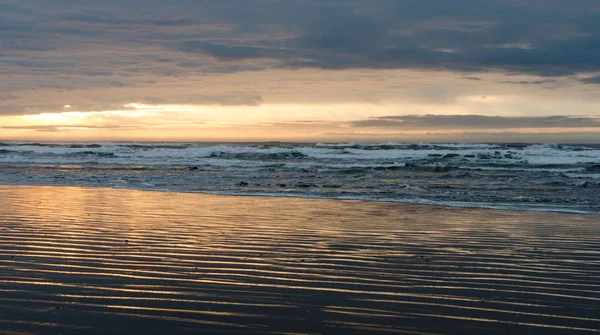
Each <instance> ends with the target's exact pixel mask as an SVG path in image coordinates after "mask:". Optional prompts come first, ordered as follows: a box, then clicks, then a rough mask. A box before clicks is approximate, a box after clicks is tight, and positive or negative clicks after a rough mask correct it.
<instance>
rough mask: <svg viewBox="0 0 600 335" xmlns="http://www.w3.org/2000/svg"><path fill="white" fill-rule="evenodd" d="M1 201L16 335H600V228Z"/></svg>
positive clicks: (229, 207) (588, 221) (197, 199)
mask: <svg viewBox="0 0 600 335" xmlns="http://www.w3.org/2000/svg"><path fill="white" fill-rule="evenodd" d="M0 204H1V206H0V261H1V262H0V330H2V331H4V333H15V332H17V333H45V334H46V333H50V334H53V333H63V334H81V333H97V334H105V333H119V332H120V333H140V334H141V333H160V334H163V333H168V332H170V333H172V334H176V333H184V332H189V333H204V334H222V333H223V334H230V333H241V334H371V333H372V334H376V333H394V332H395V333H402V334H413V333H415V334H421V333H426V334H508V333H510V334H580V333H581V334H588V333H589V334H594V333H600V216H585V215H563V214H549V213H531V212H512V211H492V210H475V209H459V208H446V207H434V206H419V205H402V204H392V203H375V202H369V203H364V202H357V201H325V200H308V199H285V198H257V197H226V196H210V195H197V194H177V193H159V192H138V191H127V190H113V189H85V188H70V187H14V186H0ZM2 331H0V334H1V333H3V332H2Z"/></svg>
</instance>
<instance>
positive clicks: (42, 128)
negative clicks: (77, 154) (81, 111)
mask: <svg viewBox="0 0 600 335" xmlns="http://www.w3.org/2000/svg"><path fill="white" fill-rule="evenodd" d="M0 128H1V129H15V130H33V131H38V132H60V131H69V130H86V129H88V130H93V129H95V130H102V129H105V130H114V129H124V128H127V129H130V128H135V127H131V126H127V127H122V126H119V125H106V126H92V125H34V126H0Z"/></svg>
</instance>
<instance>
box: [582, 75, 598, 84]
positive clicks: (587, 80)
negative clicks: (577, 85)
mask: <svg viewBox="0 0 600 335" xmlns="http://www.w3.org/2000/svg"><path fill="white" fill-rule="evenodd" d="M580 81H581V82H582V83H584V84H599V85H600V76H594V77H588V78H583V79H580Z"/></svg>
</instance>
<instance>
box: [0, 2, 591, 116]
mask: <svg viewBox="0 0 600 335" xmlns="http://www.w3.org/2000/svg"><path fill="white" fill-rule="evenodd" d="M0 12H1V13H2V20H0V76H2V77H3V78H8V77H9V76H14V78H19V79H20V80H8V81H4V82H3V83H2V86H1V87H0V93H2V94H9V93H11V92H16V91H25V90H31V89H48V88H50V89H88V88H106V87H116V88H123V87H129V86H141V85H144V84H145V83H148V82H150V79H154V80H156V78H164V77H172V78H178V77H180V76H187V75H190V74H191V73H193V74H197V75H204V74H214V75H218V74H228V73H233V72H239V71H256V70H263V69H266V68H272V67H283V68H325V69H348V68H367V69H431V70H454V71H464V72H468V73H470V74H471V75H473V76H469V77H465V79H470V80H477V79H478V78H479V77H477V76H476V74H477V73H479V72H489V71H504V72H506V73H519V74H533V75H539V76H564V75H572V74H585V73H593V72H595V71H597V69H598V68H600V39H599V38H600V36H599V35H600V20H599V19H598V15H599V14H598V13H599V12H598V4H597V0H576V1H564V0H547V1H506V0H456V1H447V0H424V1H413V0H329V1H305V0H287V1H281V0H255V1H239V0H223V1H212V0H197V1H187V0H173V1H168V2H167V1H161V0H130V1H117V0H106V1H100V2H99V1H96V0H81V1H77V6H74V5H73V2H72V1H68V0H55V1H47V0H4V1H3V2H2V4H1V5H0ZM597 82H598V79H597V78H596V77H592V78H586V79H582V83H589V84H594V83H597ZM542 83H545V82H544V80H543V79H540V80H531V82H530V83H526V82H519V84H522V85H529V84H531V85H533V84H542ZM548 83H549V82H548ZM217 100H218V99H217ZM225 100H227V99H225ZM242 100H243V101H250V103H248V104H256V103H260V99H252V98H250V99H242ZM214 103H219V104H220V103H222V102H219V101H215V102H214ZM223 103H224V104H228V103H229V102H227V101H225V102H223ZM234 103H235V104H246V102H243V103H240V102H235V101H234ZM0 108H2V107H0ZM0 113H4V112H3V111H2V110H1V109H0Z"/></svg>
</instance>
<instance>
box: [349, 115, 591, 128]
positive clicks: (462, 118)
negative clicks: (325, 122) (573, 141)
mask: <svg viewBox="0 0 600 335" xmlns="http://www.w3.org/2000/svg"><path fill="white" fill-rule="evenodd" d="M350 125H351V126H352V127H363V128H369V127H377V128H397V129H513V128H600V118H597V117H580V116H567V115H555V116H543V117H507V116H485V115H403V116H383V117H374V118H370V119H367V120H358V121H353V122H351V123H350Z"/></svg>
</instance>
